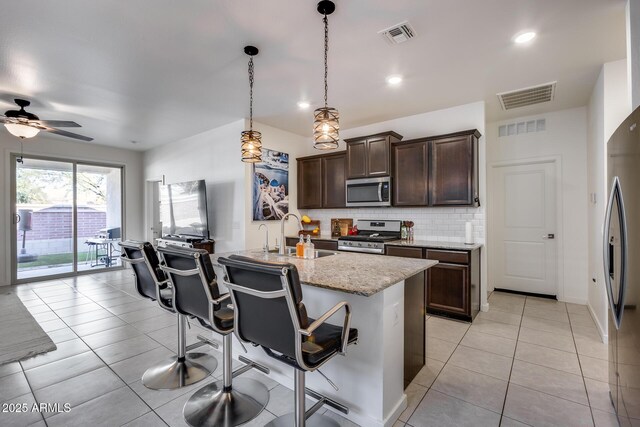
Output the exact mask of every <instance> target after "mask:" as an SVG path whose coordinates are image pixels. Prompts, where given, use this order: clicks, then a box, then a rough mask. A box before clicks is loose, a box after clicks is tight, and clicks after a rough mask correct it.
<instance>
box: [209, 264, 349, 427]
mask: <svg viewBox="0 0 640 427" xmlns="http://www.w3.org/2000/svg"><path fill="white" fill-rule="evenodd" d="M218 262H219V263H220V265H221V266H222V268H223V270H224V283H225V285H226V286H227V288H228V289H229V291H230V293H231V299H232V301H233V307H234V308H235V311H236V313H235V316H236V317H235V328H234V333H235V334H236V336H237V337H238V339H240V341H244V342H248V343H251V344H253V345H256V346H260V347H262V349H263V350H264V351H265V353H267V355H268V356H270V357H272V358H274V359H276V360H279V361H281V362H283V363H285V364H287V365H289V366H292V367H293V368H294V396H295V402H294V403H295V409H294V412H293V413H291V414H286V415H284V416H281V417H278V418H276V419H275V420H273V421H271V422H270V423H268V424H267V426H269V427H294V426H295V427H306V426H309V427H311V426H319V427H320V426H321V427H338V426H339V424H338V422H337V421H336V420H334V419H332V418H330V417H327V416H325V415H319V414H315V413H316V412H317V411H318V410H319V409H320V408H321V407H322V406H323V405H325V404H326V405H328V406H331V407H333V408H334V409H337V410H339V411H341V412H343V413H345V414H346V413H348V412H349V409H348V408H347V407H345V406H344V405H342V404H341V403H339V402H337V401H335V400H332V399H330V398H328V397H326V396H322V395H320V394H319V393H316V392H314V391H312V390H306V387H305V373H306V372H313V371H316V370H317V371H318V372H320V371H319V368H320V367H321V366H322V365H324V364H325V363H327V362H328V361H329V360H331V359H332V358H333V357H334V356H335V355H338V354H340V355H343V356H344V355H346V351H347V347H348V346H349V345H350V344H355V343H356V342H357V340H358V331H357V329H352V328H350V324H351V308H350V306H349V304H348V303H347V302H344V301H343V302H339V303H338V304H336V305H335V306H334V307H332V308H331V309H329V310H328V311H327V312H326V313H324V314H323V315H322V316H320V317H318V318H317V319H313V318H310V317H309V316H308V315H307V310H306V307H305V305H304V301H303V295H302V286H301V283H300V277H299V276H298V270H297V269H296V267H295V265H293V264H290V263H279V262H266V261H257V260H254V259H251V258H246V257H242V256H238V255H231V256H230V257H228V258H218ZM343 308H344V311H345V315H344V320H343V326H342V327H339V326H335V325H331V324H328V323H326V321H327V320H328V319H329V318H330V317H332V316H333V315H335V314H336V313H337V312H338V311H340V310H341V309H343ZM320 374H322V372H320ZM322 376H323V377H324V378H325V379H326V380H327V381H328V382H329V384H330V385H331V386H332V387H334V388H335V389H336V390H338V388H337V386H336V385H335V384H333V382H331V381H330V380H329V379H328V378H327V377H326V376H325V375H324V374H322ZM305 392H306V393H307V394H309V395H311V396H312V397H314V398H315V399H316V400H317V402H316V403H315V404H314V405H313V406H312V407H311V408H310V409H309V410H308V411H307V410H305ZM314 414H315V415H314Z"/></svg>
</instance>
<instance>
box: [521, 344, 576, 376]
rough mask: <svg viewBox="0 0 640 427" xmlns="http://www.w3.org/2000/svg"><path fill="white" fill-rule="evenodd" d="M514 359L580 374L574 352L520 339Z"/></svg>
mask: <svg viewBox="0 0 640 427" xmlns="http://www.w3.org/2000/svg"><path fill="white" fill-rule="evenodd" d="M516 359H518V360H523V361H525V362H529V363H534V364H536V365H540V366H546V367H548V368H553V369H557V370H560V371H565V372H569V373H571V374H576V375H581V373H580V364H579V363H578V356H577V355H576V354H575V353H569V352H566V351H562V350H556V349H553V348H548V347H542V346H540V345H535V344H529V343H526V342H522V341H520V342H518V347H517V348H516Z"/></svg>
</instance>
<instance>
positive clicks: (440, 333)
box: [427, 317, 469, 344]
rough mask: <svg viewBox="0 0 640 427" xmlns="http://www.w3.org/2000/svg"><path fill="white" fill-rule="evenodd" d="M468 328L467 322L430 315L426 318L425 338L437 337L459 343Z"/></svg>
mask: <svg viewBox="0 0 640 427" xmlns="http://www.w3.org/2000/svg"><path fill="white" fill-rule="evenodd" d="M467 329H469V324H468V323H465V322H458V321H455V320H449V319H443V318H440V317H430V318H429V319H427V339H429V338H438V339H441V340H444V341H450V342H454V343H456V344H457V343H459V342H460V340H461V339H462V337H463V336H464V334H465V333H466V332H467Z"/></svg>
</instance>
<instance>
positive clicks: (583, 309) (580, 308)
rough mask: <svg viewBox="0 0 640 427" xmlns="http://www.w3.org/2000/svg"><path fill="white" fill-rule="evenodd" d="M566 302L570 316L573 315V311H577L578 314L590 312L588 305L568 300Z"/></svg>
mask: <svg viewBox="0 0 640 427" xmlns="http://www.w3.org/2000/svg"><path fill="white" fill-rule="evenodd" d="M565 304H566V306H567V311H568V312H569V317H571V314H573V313H576V314H582V313H586V314H588V313H589V308H588V307H587V306H586V305H583V304H572V303H570V302H567V303H565Z"/></svg>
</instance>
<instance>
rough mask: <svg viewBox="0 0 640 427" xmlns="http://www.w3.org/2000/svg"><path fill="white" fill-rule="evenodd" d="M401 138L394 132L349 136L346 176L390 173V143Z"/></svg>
mask: <svg viewBox="0 0 640 427" xmlns="http://www.w3.org/2000/svg"><path fill="white" fill-rule="evenodd" d="M400 140H402V135H399V134H397V133H395V132H392V131H389V132H383V133H378V134H375V135H368V136H361V137H358V138H349V139H345V140H344V141H345V142H346V143H347V178H348V179H353V178H368V177H372V178H373V177H379V176H389V175H391V143H393V142H398V141H400Z"/></svg>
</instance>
